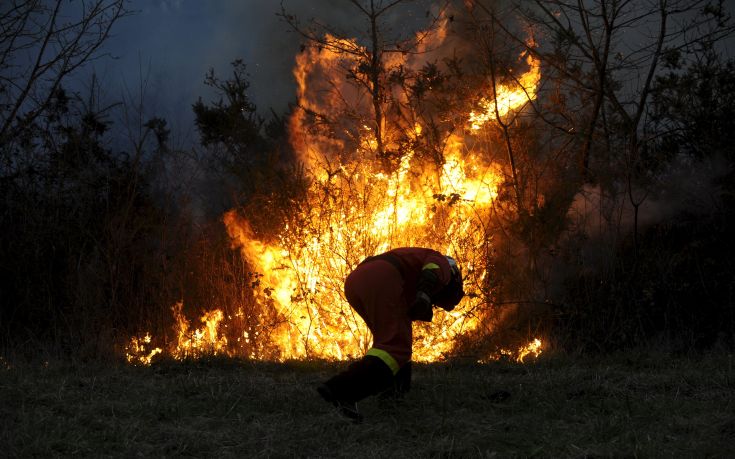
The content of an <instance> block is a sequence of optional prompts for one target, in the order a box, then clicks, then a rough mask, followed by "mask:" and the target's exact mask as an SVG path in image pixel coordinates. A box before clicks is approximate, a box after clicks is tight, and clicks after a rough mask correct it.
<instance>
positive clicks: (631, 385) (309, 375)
mask: <svg viewBox="0 0 735 459" xmlns="http://www.w3.org/2000/svg"><path fill="white" fill-rule="evenodd" d="M0 368H1V367H0ZM337 368H338V366H337V365H334V364H329V363H323V362H316V363H305V362H296V363H290V364H284V365H276V364H263V363H252V362H242V361H232V360H210V361H199V362H189V363H173V362H169V363H162V364H159V365H155V366H153V367H150V368H136V367H129V366H123V365H114V364H85V365H80V364H71V363H63V364H62V363H51V364H49V365H48V366H45V367H44V366H41V365H32V364H23V365H16V366H14V367H12V368H11V369H0V448H1V449H0V451H2V452H0V455H6V454H7V455H9V456H12V457H18V456H21V457H24V456H41V457H49V456H73V455H78V456H95V457H106V456H123V457H141V456H143V457H149V456H152V457H171V456H194V457H212V456H216V457H221V456H234V457H260V456H264V457H265V456H276V457H282V456H299V457H300V456H350V457H353V456H357V457H434V456H441V457H467V456H472V457H478V456H479V457H492V456H496V455H497V456H500V457H508V456H511V457H513V456H520V457H526V456H545V457H548V456H553V457H595V456H642V457H659V456H678V457H691V456H696V457H704V456H717V457H724V456H728V455H730V454H732V453H733V452H734V451H735V446H733V445H735V397H734V395H735V372H734V370H733V359H732V356H731V355H727V354H719V355H708V356H703V357H702V356H700V357H698V358H692V357H688V358H681V357H680V358H671V357H664V358H660V357H654V356H649V355H646V354H643V353H641V354H637V355H632V354H628V355H621V356H617V357H607V358H604V359H602V360H591V359H572V358H570V357H556V358H547V359H545V360H542V361H540V362H537V363H536V364H530V365H518V364H512V363H495V364H489V365H483V366H479V365H469V364H459V363H454V364H441V365H428V366H419V367H418V368H416V370H415V372H414V386H415V387H414V390H413V391H412V392H411V393H410V395H409V396H408V397H407V399H406V400H405V401H403V402H402V403H401V404H400V405H397V404H396V403H386V402H383V403H380V402H379V401H378V400H376V399H372V400H368V401H364V402H363V403H361V405H360V407H361V410H362V411H363V413H364V414H365V417H366V420H365V422H364V423H363V424H362V425H353V424H350V423H349V422H346V421H344V420H343V419H342V418H340V417H339V416H338V415H336V414H335V413H334V412H333V411H332V410H331V409H330V407H328V406H327V405H326V404H324V403H323V402H322V401H321V399H319V398H318V396H317V395H316V392H315V391H314V386H315V384H317V382H319V381H320V380H322V379H324V378H326V377H328V376H329V375H330V374H331V373H333V372H334V371H336V370H337ZM504 392H507V393H508V394H510V396H509V397H508V398H505V399H504V398H503V397H502V394H503V393H504Z"/></svg>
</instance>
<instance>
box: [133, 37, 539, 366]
mask: <svg viewBox="0 0 735 459" xmlns="http://www.w3.org/2000/svg"><path fill="white" fill-rule="evenodd" d="M446 34H447V32H446V24H442V26H441V27H439V28H438V29H437V32H436V36H435V37H433V38H432V39H431V40H430V39H428V38H427V37H426V36H422V41H421V43H422V46H429V45H427V44H426V43H433V44H437V43H441V41H443V40H444V39H445V37H446ZM325 43H327V45H326V46H322V47H319V48H316V47H311V48H307V49H306V50H305V51H304V52H302V53H301V54H299V55H298V56H297V57H296V67H295V69H294V77H295V80H296V82H297V96H298V101H299V107H300V110H296V111H295V113H294V114H293V115H292V118H291V120H290V126H289V133H290V141H291V144H292V146H293V148H294V150H295V151H296V152H297V153H298V155H299V157H300V159H301V161H302V162H303V163H304V164H305V167H306V171H307V174H308V175H309V177H310V179H311V182H310V183H311V185H310V188H309V189H308V193H307V196H306V198H305V201H304V202H303V203H301V205H300V206H299V207H298V208H297V209H295V210H294V212H293V215H292V216H291V219H290V220H289V222H288V223H286V224H285V225H284V226H283V228H282V229H281V230H280V231H279V232H278V234H276V235H275V236H272V237H270V238H268V239H267V240H266V239H264V238H261V237H258V235H256V234H255V232H254V231H253V229H252V227H251V224H250V222H248V221H247V220H246V219H245V218H244V217H243V216H242V215H241V214H239V213H238V212H237V211H236V210H231V211H229V212H227V213H225V214H224V216H223V222H224V224H225V227H226V229H227V232H228V235H229V236H230V238H231V240H232V243H233V246H234V247H236V248H238V249H239V250H240V253H241V255H242V257H243V258H244V259H245V260H246V261H247V263H248V265H249V266H250V268H251V269H252V270H254V271H256V272H257V273H258V274H257V282H254V284H253V285H254V287H255V288H254V292H253V294H254V296H255V298H254V300H255V302H256V304H257V305H258V307H259V308H260V309H259V311H260V316H258V317H257V324H256V326H255V327H254V328H251V329H249V331H240V332H235V333H234V334H232V330H230V331H229V333H228V334H226V333H224V331H223V330H222V329H223V328H227V327H228V324H230V323H233V319H232V318H231V317H230V316H227V315H226V314H225V313H224V312H223V310H222V309H221V308H217V309H213V310H210V311H205V312H204V314H203V316H202V317H201V319H200V321H201V322H202V323H203V326H202V327H201V328H197V329H193V330H192V326H191V324H190V322H189V321H188V320H187V319H186V317H185V316H184V314H183V313H182V310H183V303H181V302H179V303H177V304H176V305H174V307H173V308H172V310H173V315H174V318H175V321H176V325H175V335H176V339H175V341H174V342H172V343H170V345H169V346H168V347H167V348H166V353H167V354H169V355H170V356H172V357H173V358H175V359H182V358H187V357H198V356H201V355H205V354H224V355H240V356H246V357H249V358H254V359H270V360H278V361H283V360H286V359H304V358H312V357H317V358H324V359H338V360H342V359H347V358H355V357H360V356H362V355H363V354H364V353H365V351H366V350H367V349H368V348H369V346H370V345H371V336H370V333H369V331H368V330H367V328H366V326H365V324H364V323H363V321H362V320H361V319H360V318H359V317H358V316H357V315H356V313H354V311H352V309H351V308H350V306H349V305H348V304H347V301H346V299H345V297H344V293H343V282H344V279H345V277H346V276H347V274H348V273H349V272H350V271H351V270H352V269H354V268H355V267H356V266H357V265H358V264H359V263H360V261H362V260H363V259H364V258H366V257H367V256H370V255H375V254H377V253H381V252H383V251H386V250H389V249H391V248H394V247H401V246H425V247H432V248H434V249H435V250H437V251H440V252H442V253H445V254H447V255H451V256H453V257H454V258H455V259H457V260H458V262H459V263H460V265H461V266H462V269H463V272H464V275H465V290H466V291H467V292H468V295H467V296H466V297H465V298H464V299H463V300H462V302H461V303H460V304H459V305H458V306H457V307H456V309H455V310H453V311H451V312H445V311H443V310H435V314H434V321H433V322H432V323H431V324H416V325H415V326H414V346H413V357H412V358H413V360H415V361H420V362H428V361H436V360H440V359H442V358H444V357H445V356H446V355H449V354H450V353H451V352H452V349H453V347H454V343H455V342H456V339H457V338H458V337H460V336H463V335H465V334H469V333H472V332H473V331H476V330H478V329H482V330H484V331H485V332H486V333H487V332H491V331H492V327H493V325H492V321H491V320H488V312H489V311H490V307H489V305H490V304H491V299H490V296H491V295H492V291H491V288H490V284H489V279H490V275H491V273H490V271H489V270H490V262H489V255H488V254H489V253H490V252H491V249H492V236H491V235H489V234H488V233H487V231H486V230H485V229H484V228H485V227H486V226H487V225H486V222H487V221H488V220H489V219H490V218H491V213H492V212H493V204H494V201H495V200H496V199H497V197H498V189H499V187H500V186H501V184H502V183H503V181H504V174H503V167H502V165H500V164H496V163H493V162H491V161H488V160H487V155H486V154H485V153H484V152H482V151H475V150H473V149H471V148H468V146H467V145H466V143H465V138H464V137H463V136H461V135H459V134H450V135H449V136H448V138H447V139H446V146H445V149H444V151H443V152H442V153H443V163H442V164H435V163H432V162H430V161H427V160H426V159H425V158H422V157H421V156H420V155H418V154H417V153H416V152H414V151H412V150H409V151H405V150H403V152H402V154H401V155H400V156H399V157H397V158H396V159H395V160H394V162H393V163H391V164H389V165H388V166H386V162H385V161H383V160H382V159H383V158H380V157H377V154H378V153H380V152H378V144H379V142H378V138H377V135H378V134H377V131H378V129H376V128H377V127H378V126H376V125H371V124H370V123H371V121H370V119H371V118H370V116H369V115H370V113H372V110H373V108H372V102H371V101H370V100H368V99H369V97H366V96H365V94H364V91H363V92H361V91H360V90H359V88H358V87H356V85H354V84H352V83H351V82H350V81H349V79H348V77H346V76H345V75H346V74H348V73H349V72H356V71H357V69H358V65H359V63H358V61H357V59H356V58H354V57H351V56H350V55H345V54H344V53H342V52H341V51H343V50H350V51H352V52H353V54H354V55H365V54H366V53H367V51H366V50H365V49H364V48H362V47H361V46H360V45H359V44H358V43H357V41H356V40H349V39H339V38H336V37H332V36H329V35H327V36H326V37H325ZM387 59H390V61H389V62H386V66H388V67H390V66H398V65H401V66H406V67H414V68H420V66H421V65H423V62H419V61H417V57H416V55H414V54H410V53H409V54H406V55H403V54H401V53H394V54H390V55H389V56H388V57H387ZM526 62H527V64H528V65H529V67H530V70H529V71H528V72H527V73H525V74H523V75H522V76H521V77H520V78H519V79H518V81H517V82H516V83H515V84H507V85H499V86H498V88H497V91H496V93H497V102H496V101H493V100H490V99H487V98H482V99H481V100H480V102H479V105H480V106H481V107H483V109H484V110H485V111H484V112H483V113H474V112H473V113H470V114H469V115H468V116H467V118H465V119H467V120H468V121H467V123H468V126H469V127H470V128H471V130H477V129H479V128H480V127H481V126H482V125H483V124H485V123H487V122H489V121H491V120H493V119H495V118H494V117H495V112H496V103H497V111H498V113H499V114H500V116H505V115H506V114H507V113H509V112H510V111H512V110H519V109H521V108H522V107H523V106H524V105H525V104H526V103H528V101H529V100H531V99H532V98H533V97H535V88H536V85H537V84H538V81H539V78H540V71H539V63H538V61H537V60H535V59H534V58H533V57H531V56H530V55H529V56H528V57H527V59H526ZM353 74H354V73H353ZM395 97H400V96H395ZM345 101H349V103H350V104H349V105H350V109H351V110H353V111H354V113H356V114H359V113H364V114H367V116H365V117H364V119H365V120H366V121H365V122H364V123H358V124H357V125H355V123H354V121H353V120H344V119H341V118H339V117H335V116H333V112H334V107H340V106H344V102H345ZM386 113H387V112H386ZM388 116H389V115H386V118H387V117H388ZM330 117H331V118H330ZM327 118H329V125H330V127H331V128H332V131H331V132H330V133H329V135H326V134H324V133H323V132H320V131H319V130H318V126H319V122H316V123H315V122H314V120H315V119H316V120H317V121H319V120H322V119H327ZM405 120H406V117H399V118H398V119H383V121H382V122H383V124H381V126H380V131H381V132H382V133H383V134H382V136H384V138H382V141H383V142H382V143H383V145H384V146H385V149H386V151H398V150H399V149H400V148H399V142H400V139H404V140H405V139H406V138H408V139H409V140H411V141H413V142H419V141H421V139H422V135H424V130H425V129H424V126H422V124H421V123H420V122H408V123H407V122H406V121H405ZM315 126H316V128H315ZM408 143H409V144H410V142H408ZM223 307H224V306H223ZM225 309H226V308H225ZM235 315H236V316H238V315H239V316H242V311H241V310H238V312H236V314H235ZM240 318H241V317H240ZM232 328H233V329H234V328H236V327H234V326H233V327H232ZM259 334H260V336H258V335H259ZM228 335H229V336H230V337H231V339H229V340H228V338H227V336H228ZM266 335H267V336H266ZM235 336H236V339H234V338H233V337H235ZM264 337H265V338H267V345H264V344H263V341H264ZM150 342H151V340H150V335H149V334H146V335H145V337H144V338H142V339H141V338H133V339H131V341H130V344H129V346H128V349H127V358H128V361H129V362H131V363H138V364H149V363H150V362H151V360H152V359H153V357H154V356H156V355H158V354H161V353H162V350H161V349H160V348H155V349H153V350H150V351H149V350H147V345H148V344H149V343H150ZM258 343H259V344H258ZM540 352H541V341H540V340H538V339H537V340H534V341H532V342H531V343H529V344H528V345H527V346H524V347H522V348H521V349H519V350H518V351H517V352H515V353H514V354H513V355H517V358H518V360H519V361H521V362H522V361H523V359H524V358H525V357H526V356H528V355H531V354H533V355H538V354H539V353H540Z"/></svg>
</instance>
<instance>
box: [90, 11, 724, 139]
mask: <svg viewBox="0 0 735 459" xmlns="http://www.w3.org/2000/svg"><path fill="white" fill-rule="evenodd" d="M430 3H431V2H430V0H419V1H417V2H413V3H411V6H410V7H409V10H407V11H404V12H402V14H400V15H399V16H398V17H397V18H396V19H394V20H393V24H392V26H393V27H394V29H398V30H401V29H403V31H404V32H409V31H410V29H411V28H412V27H411V26H410V24H408V19H407V18H409V17H412V18H414V19H415V18H419V19H420V18H423V17H424V14H423V13H424V11H425V9H426V8H427V5H428V4H430ZM129 6H130V8H131V9H132V10H134V14H132V15H131V16H129V17H125V18H123V19H121V20H120V21H119V22H118V23H117V24H116V26H115V28H114V29H113V35H112V36H111V37H110V38H109V39H108V41H107V42H106V44H105V47H104V49H103V52H106V53H109V55H110V56H112V58H110V57H104V58H102V59H99V60H97V61H96V62H95V63H94V65H93V66H91V67H88V68H87V71H88V72H91V71H94V72H95V73H96V74H97V77H98V79H99V81H100V82H101V85H102V87H103V88H104V92H105V97H106V98H107V99H108V101H115V100H120V98H121V97H122V94H123V93H124V92H125V91H129V93H131V94H133V95H135V96H137V95H138V94H139V93H140V90H139V87H140V82H141V81H142V80H145V82H146V89H145V109H146V116H148V117H150V116H162V117H164V118H166V119H167V120H168V122H169V125H170V126H171V127H172V129H173V132H174V136H175V139H178V141H179V142H180V143H181V146H184V145H189V144H191V143H193V142H196V138H197V136H196V133H195V132H194V131H193V114H192V110H191V105H192V103H194V102H195V101H196V100H197V98H198V97H200V96H201V97H203V98H204V99H205V100H208V99H210V98H211V97H212V93H211V92H210V91H209V90H208V88H206V87H205V86H204V84H203V80H204V75H205V73H206V72H207V70H208V69H209V68H210V67H213V68H214V69H215V71H216V72H217V73H218V74H219V75H221V76H226V75H227V72H228V71H229V63H230V62H231V61H233V60H234V59H237V58H242V59H243V60H244V61H245V63H246V64H247V66H248V71H249V73H250V81H251V88H250V89H251V91H250V93H251V96H252V98H253V100H254V102H255V103H256V105H257V106H258V110H259V112H260V113H261V114H262V115H266V116H267V115H269V113H270V109H273V110H275V111H276V112H277V113H282V112H284V111H285V110H286V108H287V105H288V103H289V102H291V101H294V100H295V91H294V84H293V78H292V75H291V70H292V67H293V64H294V58H295V55H296V53H297V52H298V50H299V45H300V43H301V37H300V36H299V35H298V34H297V33H295V32H294V31H292V30H291V29H290V27H289V26H288V25H287V24H286V23H285V22H284V21H283V20H282V19H281V18H279V17H277V16H276V13H277V12H280V8H281V1H280V0H217V1H201V0H131V1H130V2H129ZM284 6H285V7H286V9H287V11H288V12H289V13H291V14H295V15H296V16H298V17H299V18H300V19H301V21H302V22H308V21H309V20H310V19H312V18H318V19H319V20H320V21H322V22H323V23H326V24H330V25H338V26H340V27H341V28H343V29H344V30H345V31H346V32H350V34H351V32H353V31H355V30H356V28H357V29H359V27H364V24H361V22H357V21H356V19H360V18H359V14H356V10H355V9H354V8H353V7H351V6H350V4H349V2H347V1H346V0H284ZM730 7H732V5H731V6H730ZM410 8H413V11H410ZM414 11H415V13H414ZM406 13H408V14H406ZM413 28H414V29H416V28H418V26H416V27H413ZM79 76H80V77H81V78H80V80H78V81H84V80H85V79H86V80H88V79H89V75H88V74H82V75H79Z"/></svg>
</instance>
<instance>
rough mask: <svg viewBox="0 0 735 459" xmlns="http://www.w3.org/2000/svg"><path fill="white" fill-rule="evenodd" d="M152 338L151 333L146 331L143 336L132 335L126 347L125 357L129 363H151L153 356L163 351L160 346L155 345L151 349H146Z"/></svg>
mask: <svg viewBox="0 0 735 459" xmlns="http://www.w3.org/2000/svg"><path fill="white" fill-rule="evenodd" d="M151 340H152V338H151V334H150V333H146V334H145V336H143V337H142V338H141V337H137V336H134V337H132V338H131V339H130V343H128V346H127V347H126V348H125V359H126V360H127V361H128V363H132V364H139V365H150V364H151V362H153V357H155V356H156V355H157V354H160V353H161V352H163V350H162V349H161V348H160V347H155V348H153V349H151V350H150V351H148V350H146V348H147V347H148V345H150V343H151Z"/></svg>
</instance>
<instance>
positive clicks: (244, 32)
mask: <svg viewBox="0 0 735 459" xmlns="http://www.w3.org/2000/svg"><path fill="white" fill-rule="evenodd" d="M129 6H130V8H131V9H132V10H134V14H132V15H130V16H128V17H125V18H123V19H121V20H120V21H119V22H118V23H117V24H116V25H115V27H114V28H113V31H112V36H111V37H110V38H109V39H108V41H107V42H106V43H105V46H104V48H103V52H104V53H108V54H109V57H108V56H105V57H103V58H101V59H99V60H97V61H96V62H95V63H94V64H93V65H91V66H89V67H88V68H87V69H86V73H85V72H83V74H81V75H79V80H77V83H80V82H84V81H88V79H89V74H90V73H91V72H95V73H96V75H97V77H98V80H99V81H100V82H101V85H102V87H103V93H104V94H105V96H106V98H107V99H109V100H110V101H115V100H119V99H120V98H121V95H122V94H123V93H124V92H125V91H130V92H131V93H133V94H134V95H137V94H138V93H139V90H138V88H139V86H140V82H141V80H145V81H146V82H147V89H146V91H145V94H146V105H147V107H146V110H147V111H148V114H149V115H155V116H162V117H164V118H166V119H167V120H168V122H169V125H170V126H171V127H172V128H173V131H174V135H175V138H178V140H179V141H180V142H181V143H182V144H184V145H185V144H188V143H190V142H192V141H194V142H195V141H196V135H195V133H192V132H191V131H192V129H191V128H192V123H193V114H192V110H191V105H192V103H193V102H195V101H196V99H197V98H198V97H200V96H201V97H203V98H204V99H205V100H207V99H208V98H209V97H211V95H212V93H211V92H210V91H209V90H208V88H206V87H205V86H204V84H203V81H204V75H205V73H206V72H207V70H208V69H209V68H210V67H212V68H214V69H215V71H216V72H217V73H218V74H219V75H221V76H223V77H224V76H226V75H227V74H228V73H227V72H229V63H230V62H232V61H233V60H234V59H237V58H241V59H243V60H244V61H245V63H246V64H247V67H248V73H249V74H250V77H251V78H250V81H251V88H250V93H251V96H252V98H253V101H254V102H255V103H256V105H257V106H258V111H259V112H260V113H261V114H262V115H264V116H268V115H269V114H270V110H271V109H273V110H275V111H276V112H277V113H282V112H284V111H285V110H286V109H287V107H288V103H289V102H292V101H294V100H295V88H294V83H293V78H292V76H291V69H292V67H293V64H294V57H295V55H296V53H297V52H298V51H299V46H300V43H301V39H300V37H299V36H298V34H296V33H295V32H293V31H292V30H291V29H290V27H289V26H288V25H287V24H286V23H285V22H284V21H283V20H282V19H281V18H279V17H277V16H276V13H278V12H280V8H281V2H280V1H277V0H245V1H243V0H222V1H216V2H201V1H195V0H150V1H149V0H134V1H132V2H130V4H129ZM284 6H285V7H286V8H287V9H288V12H289V13H293V14H297V15H298V16H299V17H300V18H302V19H303V21H308V20H309V19H310V18H312V17H317V16H318V17H320V18H323V19H324V20H325V21H329V22H330V23H340V22H336V21H341V23H345V22H348V20H349V15H350V14H351V12H350V8H349V5H348V4H347V2H344V1H334V0H332V1H329V0H318V1H313V0H310V1H309V2H301V1H290V2H288V1H287V2H284ZM141 75H142V78H141ZM192 134H193V135H192ZM184 145H182V146H184Z"/></svg>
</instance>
